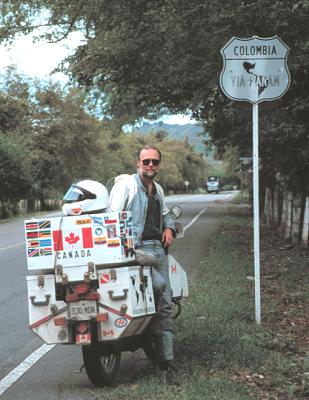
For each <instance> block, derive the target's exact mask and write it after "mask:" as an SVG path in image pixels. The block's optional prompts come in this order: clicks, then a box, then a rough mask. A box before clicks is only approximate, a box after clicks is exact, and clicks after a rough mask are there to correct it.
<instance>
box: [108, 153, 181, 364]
mask: <svg viewBox="0 0 309 400" xmlns="http://www.w3.org/2000/svg"><path fill="white" fill-rule="evenodd" d="M160 162H161V152H160V150H159V149H157V148H156V147H154V146H144V147H143V148H142V149H141V150H140V151H139V153H138V159H137V173H136V174H133V175H126V176H125V177H123V178H122V179H119V180H118V181H116V182H115V184H114V186H113V188H112V190H111V193H110V198H109V206H108V211H109V212H121V211H132V218H133V235H134V239H135V245H136V248H138V249H142V250H144V251H145V252H147V253H152V254H154V255H155V256H156V257H157V260H158V266H157V267H156V270H153V275H152V277H153V282H154V287H155V290H156V289H157V291H159V292H160V297H159V309H158V315H157V317H156V320H155V323H154V326H153V333H154V335H155V343H156V348H157V357H158V366H159V368H160V369H162V370H165V369H169V368H170V367H171V366H172V361H173V359H174V354H173V327H172V296H171V288H170V282H169V275H168V257H167V249H168V247H169V246H170V245H171V244H172V241H173V238H174V237H175V236H176V230H175V224H174V220H173V218H172V217H171V215H170V214H169V210H168V208H167V206H166V204H165V201H164V192H163V189H162V187H161V186H160V185H159V184H158V183H156V182H155V181H154V178H155V176H156V175H157V173H158V171H159V168H160Z"/></svg>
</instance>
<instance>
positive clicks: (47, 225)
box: [39, 220, 50, 229]
mask: <svg viewBox="0 0 309 400" xmlns="http://www.w3.org/2000/svg"><path fill="white" fill-rule="evenodd" d="M39 229H50V221H49V220H43V221H39Z"/></svg>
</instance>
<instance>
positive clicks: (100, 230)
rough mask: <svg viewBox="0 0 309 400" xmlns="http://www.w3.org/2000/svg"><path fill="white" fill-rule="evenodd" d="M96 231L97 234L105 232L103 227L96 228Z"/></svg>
mask: <svg viewBox="0 0 309 400" xmlns="http://www.w3.org/2000/svg"><path fill="white" fill-rule="evenodd" d="M94 233H95V234H96V235H98V236H100V235H102V233H103V229H102V228H96V229H95V231H94Z"/></svg>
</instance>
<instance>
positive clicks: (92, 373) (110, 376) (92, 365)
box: [82, 345, 121, 387]
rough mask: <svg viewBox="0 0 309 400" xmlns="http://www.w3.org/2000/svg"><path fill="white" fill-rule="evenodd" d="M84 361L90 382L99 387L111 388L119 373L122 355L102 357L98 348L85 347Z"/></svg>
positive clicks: (83, 349)
mask: <svg viewBox="0 0 309 400" xmlns="http://www.w3.org/2000/svg"><path fill="white" fill-rule="evenodd" d="M82 353H83V360H84V365H85V369H86V373H87V375H88V378H89V380H90V381H91V382H92V383H93V384H94V385H95V386H98V387H102V386H111V385H112V384H113V383H114V381H115V378H116V376H117V374H118V371H119V366H120V359H121V353H120V352H115V353H111V354H110V355H107V356H106V355H101V354H100V352H99V349H98V347H97V346H94V345H90V346H83V348H82Z"/></svg>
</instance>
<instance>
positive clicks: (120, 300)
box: [25, 206, 188, 386]
mask: <svg viewBox="0 0 309 400" xmlns="http://www.w3.org/2000/svg"><path fill="white" fill-rule="evenodd" d="M170 212H171V215H173V216H174V218H175V219H177V218H179V217H180V215H181V209H180V207H178V206H175V207H173V208H171V211H170ZM175 222H176V229H177V237H182V235H183V231H182V227H181V224H180V223H179V222H178V221H175ZM25 237H26V251H27V265H28V271H29V273H30V274H31V275H29V276H27V288H28V309H29V326H30V329H31V330H32V331H33V332H34V333H36V334H37V335H38V336H39V337H40V338H41V339H42V340H43V341H44V342H45V343H48V344H54V343H60V344H75V345H79V346H81V348H82V357H83V362H84V366H85V370H86V373H87V375H88V378H89V379H90V381H91V382H92V383H93V384H94V385H96V386H105V385H112V384H113V382H114V381H115V379H116V376H117V373H118V370H119V366H120V361H121V353H122V352H124V351H131V352H133V351H135V350H137V349H139V348H142V349H143V350H144V352H145V354H146V355H147V357H149V358H150V359H155V358H156V350H155V345H154V340H153V337H152V334H151V324H152V322H153V320H154V318H155V316H156V312H157V304H156V296H155V293H154V288H153V284H152V273H151V271H152V269H153V268H155V266H156V259H155V257H154V256H153V255H151V254H147V253H145V252H142V251H140V250H137V249H135V246H134V240H133V227H132V215H131V213H130V212H128V211H126V212H121V213H99V214H85V215H78V216H69V217H66V216H64V217H54V218H39V219H30V220H26V221H25ZM168 258H169V277H170V283H171V288H172V298H173V303H174V304H175V305H176V308H178V310H177V309H176V310H175V318H176V317H177V316H178V315H179V314H180V312H181V306H180V300H181V299H182V298H183V297H186V296H188V282H187V276H186V272H185V271H184V269H183V268H182V267H181V265H180V264H179V263H178V262H177V260H176V259H175V258H174V257H173V256H171V255H168Z"/></svg>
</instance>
